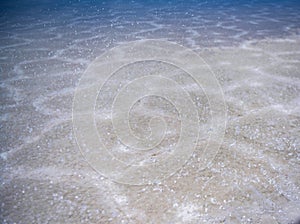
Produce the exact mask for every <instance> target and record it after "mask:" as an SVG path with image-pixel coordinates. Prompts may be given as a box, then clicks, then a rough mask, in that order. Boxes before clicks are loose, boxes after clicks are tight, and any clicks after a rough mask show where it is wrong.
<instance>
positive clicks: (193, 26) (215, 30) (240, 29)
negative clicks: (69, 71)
mask: <svg viewBox="0 0 300 224" xmlns="http://www.w3.org/2000/svg"><path fill="white" fill-rule="evenodd" d="M299 12H300V1H297V0H296V1H220V0H219V1H179V0H178V1H28V0H27V1H10V2H2V3H1V19H0V21H1V26H0V29H1V37H5V36H7V35H8V34H9V33H15V31H16V30H18V29H21V30H26V29H27V28H29V27H30V29H36V31H33V32H43V28H44V30H47V28H49V27H52V28H55V27H57V28H59V27H61V28H63V30H59V29H58V30H57V32H56V33H58V32H59V33H61V34H62V35H67V34H68V33H73V32H76V34H77V35H79V36H80V34H81V33H85V32H87V28H88V27H90V28H91V26H93V29H92V30H90V31H88V32H91V34H96V33H101V34H103V35H104V36H106V37H108V38H110V39H111V41H113V42H118V41H124V40H135V39H144V38H166V39H169V40H175V41H177V42H180V43H183V44H186V45H194V46H193V47H197V46H226V45H232V44H237V43H240V42H241V41H243V40H249V39H260V38H265V37H282V36H284V35H290V34H295V33H296V34H297V33H299V28H300V13H299ZM41 25H43V27H41ZM153 28H154V29H153ZM1 45H2V46H3V44H1Z"/></svg>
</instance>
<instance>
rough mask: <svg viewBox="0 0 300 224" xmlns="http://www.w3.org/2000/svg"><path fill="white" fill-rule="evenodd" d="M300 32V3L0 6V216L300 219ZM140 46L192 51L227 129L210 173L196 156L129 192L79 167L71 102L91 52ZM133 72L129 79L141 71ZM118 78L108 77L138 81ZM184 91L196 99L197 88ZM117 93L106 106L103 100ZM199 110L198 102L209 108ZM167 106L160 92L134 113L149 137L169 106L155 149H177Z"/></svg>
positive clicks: (46, 0)
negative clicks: (213, 88) (209, 75)
mask: <svg viewBox="0 0 300 224" xmlns="http://www.w3.org/2000/svg"><path fill="white" fill-rule="evenodd" d="M299 32H300V1H298V0H294V1H292V0H286V1H279V0H278V1H221V0H220V1H163V0H161V1H51V0H40V1H37V0H30V1H29V0H25V1H21V0H19V1H17V0H12V1H1V3H0V75H1V78H0V79H1V84H0V93H1V95H0V100H1V105H0V118H1V124H0V133H1V134H0V153H1V154H0V169H1V179H0V181H1V186H0V222H1V223H197V224H198V223H293V222H295V220H297V218H299V217H300V182H299V180H300V174H299V170H300V163H299V161H300V151H299V149H300V138H299V133H300V130H299V127H300V116H299V114H300V38H299V35H300V33H299ZM144 39H162V40H169V41H173V42H176V43H179V44H181V45H183V46H185V47H188V48H190V49H192V50H194V51H195V52H197V53H199V54H200V56H202V57H203V58H204V59H205V60H206V62H207V63H208V64H209V65H210V67H211V69H212V71H213V72H214V73H215V75H216V78H217V79H218V81H219V84H220V87H221V88H222V90H223V92H224V100H225V103H226V105H227V115H228V117H227V118H228V121H227V129H226V133H225V138H224V141H223V144H222V147H221V148H220V151H219V154H218V155H217V156H216V158H215V160H214V163H213V165H212V166H211V167H210V169H206V170H204V171H203V169H202V167H201V164H200V162H199V161H201V158H199V155H198V154H197V152H196V153H195V154H194V155H193V156H192V157H191V159H190V160H189V161H188V163H187V164H186V166H184V167H183V168H182V169H181V170H180V171H179V172H178V173H176V174H175V175H173V176H172V177H170V178H169V179H167V180H164V181H163V182H162V183H155V184H152V185H146V186H126V185H122V184H118V183H115V182H112V181H111V180H110V179H107V178H105V175H104V176H102V175H100V174H99V173H97V172H95V171H94V170H93V169H91V167H90V166H89V165H88V164H87V162H86V161H85V160H84V159H83V157H82V155H81V154H80V151H79V148H78V145H77V143H76V140H75V136H74V132H73V129H72V128H73V126H72V101H73V97H74V93H75V90H76V87H77V86H78V83H79V80H80V78H81V77H82V74H83V73H84V71H85V70H86V68H87V67H88V65H89V64H90V63H91V62H92V61H93V60H94V59H95V58H96V57H97V56H99V55H100V54H102V53H104V52H106V51H107V50H109V49H111V48H112V47H115V46H119V45H120V44H121V43H126V42H128V41H132V40H144ZM139 66H141V65H136V67H135V68H133V69H135V70H134V71H140V70H141V71H142V69H141V67H139ZM156 66H157V69H161V71H164V70H163V68H161V65H156ZM142 67H143V65H142ZM153 67H154V68H155V66H154V65H153V64H152V68H153ZM152 68H151V69H152ZM151 69H148V70H147V71H150V70H151ZM159 71H160V70H159ZM121 72H123V73H121ZM121 72H120V73H119V75H120V76H116V77H113V78H114V79H115V83H117V81H118V82H122V81H124V82H126V81H128V80H126V77H129V78H130V75H132V74H133V72H132V73H130V71H127V70H126V69H124V71H121ZM172 72H173V71H172ZM174 73H175V74H177V73H176V71H174ZM128 74H129V75H128ZM136 74H138V72H136ZM172 74H173V73H171V75H172ZM121 75H123V76H121ZM118 77H123V79H124V80H121V81H120V80H118ZM124 77H125V78H124ZM110 83H112V86H113V84H114V80H113V79H112V81H111V82H110ZM186 83H188V82H186ZM114 87H115V86H114ZM115 88H117V87H115ZM187 88H190V89H191V91H193V88H194V85H187ZM111 89H112V87H111ZM111 89H110V88H109V87H107V89H106V91H103V92H104V93H103V95H101V97H102V99H104V100H109V99H111V97H112V94H111V91H110V90H111ZM201 96H202V95H201ZM201 96H200V99H201V100H202V98H201ZM101 97H99V98H100V99H101ZM195 99H198V98H196V97H195ZM201 100H200V101H201ZM160 104H162V105H163V106H162V107H161V108H160V107H159V106H160ZM206 104H207V102H206V101H205V100H203V102H202V101H201V102H200V105H201V106H203V105H204V106H203V107H204V109H203V110H205V109H206V108H205V105H206ZM99 105H100V106H99ZM99 105H98V106H99V107H100V109H103V107H102V108H101V104H99ZM157 105H158V106H157ZM170 107H171V106H170V105H169V104H163V102H162V101H161V100H160V99H157V98H150V99H148V100H145V101H142V102H141V103H140V104H138V105H136V106H135V107H134V108H133V113H132V114H133V115H134V117H133V121H134V122H135V123H136V124H141V125H140V126H139V125H137V126H138V127H135V126H133V129H134V128H135V129H134V130H136V132H141V135H142V134H144V133H143V131H145V130H146V131H147V130H148V129H147V128H148V126H147V125H146V124H147V123H145V122H144V120H143V119H142V118H143V116H144V117H146V116H148V115H149V114H151V113H153V114H158V115H161V114H163V112H165V117H164V118H165V120H166V121H167V122H169V124H170V128H169V129H168V130H169V132H168V133H167V137H168V139H167V140H166V141H165V142H164V143H165V145H163V147H169V148H170V149H172V146H173V144H174V143H173V142H172V141H173V140H174V139H175V140H176V138H178V135H177V132H178V130H179V127H178V123H180V122H179V121H178V119H177V117H176V116H177V115H176V113H175V112H174V111H173V110H171V109H170ZM171 108H172V107H171ZM98 109H99V108H98ZM100 109H99V110H100ZM104 109H106V108H104ZM104 109H103V110H104ZM204 112H207V111H204ZM204 112H203V114H204V115H203V116H206V115H207V114H205V113H204ZM207 113H208V112H207ZM207 116H208V115H207ZM108 117H109V116H108ZM99 119H100V122H99V121H97V122H98V123H100V125H99V127H98V128H99V130H101V131H102V132H105V133H106V135H107V136H106V137H107V141H106V142H105V144H106V145H107V146H108V147H111V148H113V147H115V148H113V150H115V151H116V152H118V150H119V151H122V152H121V153H123V154H121V156H120V158H121V159H122V156H124V157H125V156H127V158H128V159H129V160H134V159H135V157H134V156H132V155H131V154H127V153H128V149H127V148H126V147H123V146H120V145H118V144H115V142H116V141H115V139H114V137H113V136H112V135H113V134H112V133H113V132H112V131H111V130H107V129H105V128H108V126H105V125H102V126H101V124H102V123H104V124H106V123H105V121H106V119H107V118H106V117H105V116H104V115H103V114H100V116H99ZM205 119H206V117H204V118H203V120H204V121H205ZM140 121H141V122H140ZM101 122H102V123H101ZM139 122H140V123H139ZM209 131H211V130H210V129H207V132H209ZM108 135H110V136H108ZM175 143H176V142H175ZM113 144H115V145H113ZM199 144H200V145H201V144H202V143H201V142H200V143H199ZM126 150H127V151H126ZM157 151H159V150H157ZM152 154H154V153H152ZM155 154H159V152H158V153H156V152H155ZM151 159H152V158H151Z"/></svg>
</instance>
